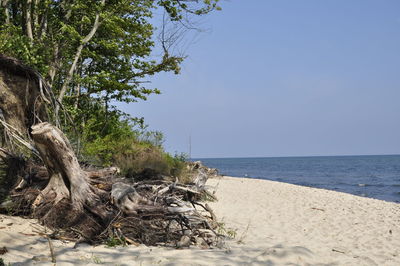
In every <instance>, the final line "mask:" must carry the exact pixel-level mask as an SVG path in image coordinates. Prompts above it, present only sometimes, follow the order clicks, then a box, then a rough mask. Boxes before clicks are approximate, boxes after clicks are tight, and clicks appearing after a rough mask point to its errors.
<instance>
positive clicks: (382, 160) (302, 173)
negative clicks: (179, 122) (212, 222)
mask: <svg viewBox="0 0 400 266" xmlns="http://www.w3.org/2000/svg"><path fill="white" fill-rule="evenodd" d="M196 160H200V161H202V162H203V164H204V165H206V166H208V167H212V168H217V169H218V170H219V173H220V174H222V175H227V176H234V177H248V178H257V179H268V180H275V181H280V182H286V183H291V184H296V185H302V186H308V187H315V188H324V189H329V190H335V191H341V192H345V193H350V194H354V195H358V196H363V197H369V198H375V199H381V200H386V201H391V202H398V203H400V155H368V156H315V157H276V158H213V159H210V158H207V159H196Z"/></svg>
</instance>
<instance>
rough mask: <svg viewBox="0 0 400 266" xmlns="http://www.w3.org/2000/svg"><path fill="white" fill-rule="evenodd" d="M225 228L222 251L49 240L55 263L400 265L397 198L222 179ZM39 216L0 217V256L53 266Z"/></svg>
mask: <svg viewBox="0 0 400 266" xmlns="http://www.w3.org/2000/svg"><path fill="white" fill-rule="evenodd" d="M207 184H208V185H209V186H210V188H211V189H210V190H211V191H213V190H214V191H215V192H216V195H217V197H218V199H219V200H218V202H215V203H211V204H210V205H211V206H212V207H213V209H214V211H215V213H216V215H217V216H218V218H219V220H221V221H223V222H224V224H225V228H227V230H231V231H232V232H235V233H236V237H235V238H234V239H232V240H229V241H227V243H226V247H225V248H222V249H211V250H202V249H199V248H197V247H192V248H190V249H182V250H178V249H170V248H163V247H146V246H143V245H141V246H138V247H135V246H130V247H117V248H109V247H105V246H97V247H92V246H89V245H86V244H80V245H79V246H78V247H77V248H73V246H74V244H73V243H71V242H63V241H55V240H53V241H52V246H53V249H54V254H55V258H56V264H57V265H98V264H104V265H400V204H396V203H390V202H385V201H380V200H375V199H368V198H362V197H357V196H353V195H350V194H345V193H339V192H334V191H328V190H322V189H314V188H307V187H301V186H295V185H290V184H285V183H279V182H273V181H266V180H256V179H244V178H231V177H223V178H218V179H211V180H209V181H208V183H207ZM44 230H45V228H43V227H41V226H40V225H38V223H37V222H36V221H35V220H28V219H21V218H18V217H10V216H5V215H0V248H2V247H4V246H5V247H6V248H7V250H8V252H7V253H5V254H4V255H0V257H1V258H3V260H4V261H5V262H6V263H11V264H12V265H53V263H52V262H51V256H50V249H49V243H48V240H47V239H46V238H44V237H42V236H40V234H39V233H38V232H43V231H44Z"/></svg>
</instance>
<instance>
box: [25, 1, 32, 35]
mask: <svg viewBox="0 0 400 266" xmlns="http://www.w3.org/2000/svg"><path fill="white" fill-rule="evenodd" d="M25 19H26V35H27V36H28V38H29V40H31V41H33V32H32V0H27V1H26V7H25Z"/></svg>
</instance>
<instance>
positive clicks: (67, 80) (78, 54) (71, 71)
mask: <svg viewBox="0 0 400 266" xmlns="http://www.w3.org/2000/svg"><path fill="white" fill-rule="evenodd" d="M104 3H105V0H102V1H101V3H100V4H101V6H103V5H104ZM100 24H101V23H100V12H98V13H97V14H96V17H95V19H94V23H93V26H92V29H91V30H90V32H89V33H88V34H87V35H86V36H85V37H84V38H83V39H82V41H81V43H80V45H79V46H78V48H77V49H76V52H75V56H74V61H73V62H72V65H71V67H70V68H69V71H68V75H67V77H66V78H65V81H64V83H63V85H62V87H61V90H60V93H59V95H58V98H57V100H58V102H60V103H62V100H63V98H64V95H65V93H66V92H67V88H68V86H69V84H70V83H71V81H72V77H73V75H74V72H75V70H76V67H77V65H78V61H79V59H80V57H81V54H82V50H83V48H84V47H85V45H86V44H87V43H88V42H89V41H90V40H91V39H92V38H93V36H94V35H95V34H96V31H97V29H98V28H99V26H100ZM59 108H60V107H59V106H58V105H57V106H56V111H55V113H56V115H58V112H59Z"/></svg>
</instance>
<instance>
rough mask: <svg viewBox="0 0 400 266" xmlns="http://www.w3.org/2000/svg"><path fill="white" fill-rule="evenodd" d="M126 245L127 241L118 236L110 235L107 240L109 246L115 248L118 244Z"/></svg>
mask: <svg viewBox="0 0 400 266" xmlns="http://www.w3.org/2000/svg"><path fill="white" fill-rule="evenodd" d="M125 245H126V243H125V241H123V240H121V239H120V238H118V237H109V238H108V240H107V242H106V246H107V247H109V248H114V247H117V246H125Z"/></svg>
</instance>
